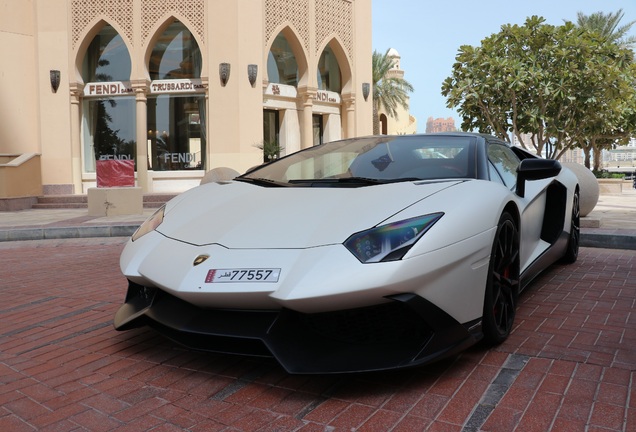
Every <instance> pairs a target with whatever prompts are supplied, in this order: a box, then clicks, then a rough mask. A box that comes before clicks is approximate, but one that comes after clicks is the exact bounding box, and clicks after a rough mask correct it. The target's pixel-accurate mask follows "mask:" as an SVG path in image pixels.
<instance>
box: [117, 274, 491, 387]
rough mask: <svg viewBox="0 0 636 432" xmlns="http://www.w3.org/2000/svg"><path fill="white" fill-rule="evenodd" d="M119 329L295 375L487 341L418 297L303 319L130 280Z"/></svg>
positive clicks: (421, 356) (396, 361)
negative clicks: (217, 304) (269, 364)
mask: <svg viewBox="0 0 636 432" xmlns="http://www.w3.org/2000/svg"><path fill="white" fill-rule="evenodd" d="M114 325H115V328H116V329H117V330H127V329H130V328H135V327H141V326H150V327H152V328H154V329H155V330H157V331H158V332H160V333H161V334H163V335H165V336H166V337H168V338H170V339H172V340H174V341H175V342H177V343H180V344H182V345H185V346H187V347H189V348H192V349H196V350H201V351H211V352H219V353H228V354H240V355H251V356H263V357H274V358H275V359H276V360H277V361H278V362H279V363H280V364H281V365H282V366H283V367H284V368H285V369H286V370H287V371H288V372H289V373H298V374H319V373H320V374H323V373H348V372H366V371H377V370H389V369H397V368H404V367H412V366H419V365H424V364H428V363H432V362H434V361H437V360H441V359H443V358H445V357H448V356H451V355H454V354H456V353H459V352H461V351H463V350H465V349H466V348H468V347H469V346H471V345H474V344H475V343H477V342H478V341H479V340H480V339H481V337H482V332H481V320H480V319H479V320H475V321H472V322H470V323H464V324H461V323H459V322H457V321H456V320H455V319H453V318H452V317H451V316H450V315H448V314H447V313H445V312H444V311H443V310H441V309H440V308H438V307H437V306H435V305H434V304H432V303H431V302H429V301H427V300H425V299H423V298H422V297H419V296H417V295H415V294H411V293H406V294H399V295H395V296H390V297H387V298H386V299H385V302H383V303H381V304H378V305H375V306H369V307H363V308H357V309H347V310H341V311H334V312H323V313H314V314H305V313H300V312H297V311H293V310H290V309H281V310H263V311H260V310H227V309H203V308H199V307H196V306H194V305H192V304H190V303H188V302H185V301H183V300H181V299H178V298H177V297H174V296H172V295H170V294H168V293H166V292H164V291H161V290H159V289H155V288H145V287H142V286H140V285H137V284H135V283H134V282H129V289H128V295H127V297H126V303H124V304H123V305H122V306H121V307H120V309H119V310H118V311H117V313H116V315H115V321H114Z"/></svg>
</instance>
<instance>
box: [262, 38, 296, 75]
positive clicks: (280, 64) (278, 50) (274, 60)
mask: <svg viewBox="0 0 636 432" xmlns="http://www.w3.org/2000/svg"><path fill="white" fill-rule="evenodd" d="M267 76H268V79H269V82H272V83H278V84H285V85H290V86H294V87H296V86H297V85H298V63H297V62H296V57H295V56H294V53H293V52H292V50H291V47H290V46H289V42H287V39H286V38H285V36H284V35H283V34H282V33H281V34H279V35H278V36H276V39H274V43H273V44H272V48H271V50H270V51H269V56H268V57H267Z"/></svg>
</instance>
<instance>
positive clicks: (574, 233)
mask: <svg viewBox="0 0 636 432" xmlns="http://www.w3.org/2000/svg"><path fill="white" fill-rule="evenodd" d="M579 201H580V197H579V191H578V190H576V192H574V200H573V202H572V221H571V224H570V237H569V239H568V248H567V250H566V251H565V255H563V258H561V262H562V263H564V264H572V263H574V262H576V260H577V258H578V257H579V243H580V242H581V209H580V204H579Z"/></svg>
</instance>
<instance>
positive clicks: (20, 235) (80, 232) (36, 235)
mask: <svg viewBox="0 0 636 432" xmlns="http://www.w3.org/2000/svg"><path fill="white" fill-rule="evenodd" d="M137 228H139V225H105V226H87V227H49V228H16V229H10V230H0V242H7V241H26V240H59V239H73V238H94V237H130V236H131V235H132V234H133V233H134V232H135V230H136V229H137Z"/></svg>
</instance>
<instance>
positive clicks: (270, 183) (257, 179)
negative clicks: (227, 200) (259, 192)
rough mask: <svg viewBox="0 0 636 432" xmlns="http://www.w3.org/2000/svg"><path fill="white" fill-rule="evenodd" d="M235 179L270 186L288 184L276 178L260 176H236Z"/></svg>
mask: <svg viewBox="0 0 636 432" xmlns="http://www.w3.org/2000/svg"><path fill="white" fill-rule="evenodd" d="M234 180H236V181H241V182H245V183H252V184H256V185H259V186H268V187H272V186H273V187H285V186H286V185H287V184H286V183H281V182H278V181H276V180H271V179H266V178H260V177H235V178H234Z"/></svg>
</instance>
